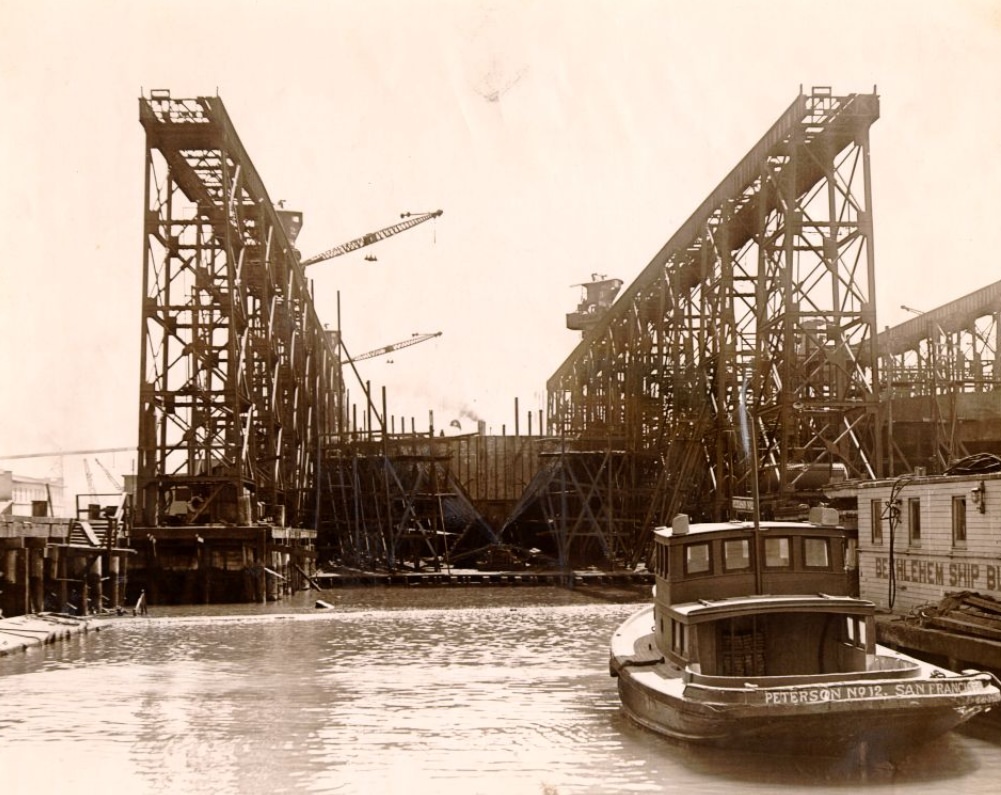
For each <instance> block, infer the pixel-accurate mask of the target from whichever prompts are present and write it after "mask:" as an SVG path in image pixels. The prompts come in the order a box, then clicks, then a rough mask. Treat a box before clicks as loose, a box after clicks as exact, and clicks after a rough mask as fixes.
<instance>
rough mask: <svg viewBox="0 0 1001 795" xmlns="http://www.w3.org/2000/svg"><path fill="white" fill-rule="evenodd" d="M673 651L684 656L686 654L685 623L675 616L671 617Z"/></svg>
mask: <svg viewBox="0 0 1001 795" xmlns="http://www.w3.org/2000/svg"><path fill="white" fill-rule="evenodd" d="M671 651H673V652H674V653H675V654H680V655H682V656H684V654H685V625H684V624H682V623H681V622H680V621H675V620H674V619H673V618H672V619H671Z"/></svg>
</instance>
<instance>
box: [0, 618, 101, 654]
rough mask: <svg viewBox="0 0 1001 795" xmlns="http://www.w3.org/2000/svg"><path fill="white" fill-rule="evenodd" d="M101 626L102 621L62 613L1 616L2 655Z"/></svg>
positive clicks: (0, 647) (0, 642)
mask: <svg viewBox="0 0 1001 795" xmlns="http://www.w3.org/2000/svg"><path fill="white" fill-rule="evenodd" d="M98 628H100V625H98V624H96V623H95V622H94V621H92V620H88V619H84V618H76V617H74V616H68V615H65V614H62V613H32V614H30V615H23V616H14V617H13V618H4V619H0V657H3V656H5V655H7V654H12V653H13V652H17V651H25V650H27V649H28V648H29V647H31V646H42V645H45V644H47V643H55V642H56V641H60V640H65V639H67V638H70V637H71V636H73V635H78V634H80V633H82V632H87V631H89V630H91V629H95V630H96V629H98Z"/></svg>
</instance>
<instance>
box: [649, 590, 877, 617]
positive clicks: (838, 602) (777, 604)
mask: <svg viewBox="0 0 1001 795" xmlns="http://www.w3.org/2000/svg"><path fill="white" fill-rule="evenodd" d="M875 609H876V606H875V604H874V603H872V602H870V601H869V600H868V599H857V598H855V597H852V596H830V595H828V594H758V595H751V596H733V597H730V598H727V599H699V600H698V601H695V602H682V603H681V604H675V605H671V606H670V607H668V608H667V612H668V613H673V614H675V615H677V616H678V617H679V618H681V619H683V620H684V621H686V622H687V623H690V624H695V623H699V622H701V621H713V620H716V619H719V618H726V617H727V616H730V615H745V614H755V613H784V612H825V613H828V612H829V613H855V614H866V615H868V614H871V613H873V612H875Z"/></svg>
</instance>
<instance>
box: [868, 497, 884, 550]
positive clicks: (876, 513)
mask: <svg viewBox="0 0 1001 795" xmlns="http://www.w3.org/2000/svg"><path fill="white" fill-rule="evenodd" d="M869 516H870V517H871V518H870V523H871V525H872V543H873V544H874V545H877V546H878V545H881V544H882V543H883V503H882V501H881V500H873V501H872V502H871V503H870V504H869Z"/></svg>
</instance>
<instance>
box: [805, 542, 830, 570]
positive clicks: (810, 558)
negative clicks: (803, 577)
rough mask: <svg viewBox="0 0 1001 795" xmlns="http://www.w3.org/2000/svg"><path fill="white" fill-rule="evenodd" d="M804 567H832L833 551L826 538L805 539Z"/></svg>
mask: <svg viewBox="0 0 1001 795" xmlns="http://www.w3.org/2000/svg"><path fill="white" fill-rule="evenodd" d="M803 565H804V566H806V568H808V569H829V568H830V567H831V551H830V546H829V544H828V541H827V539H826V538H804V539H803Z"/></svg>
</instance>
